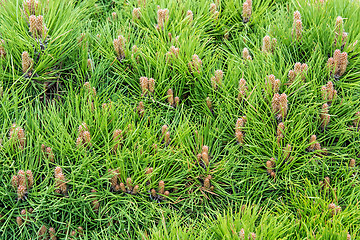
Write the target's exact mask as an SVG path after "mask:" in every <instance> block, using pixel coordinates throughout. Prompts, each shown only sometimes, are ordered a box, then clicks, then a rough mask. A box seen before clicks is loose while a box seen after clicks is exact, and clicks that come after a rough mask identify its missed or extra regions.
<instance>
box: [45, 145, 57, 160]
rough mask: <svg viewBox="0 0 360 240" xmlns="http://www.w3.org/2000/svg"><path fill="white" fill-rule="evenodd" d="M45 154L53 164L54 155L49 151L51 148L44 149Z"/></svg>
mask: <svg viewBox="0 0 360 240" xmlns="http://www.w3.org/2000/svg"><path fill="white" fill-rule="evenodd" d="M46 154H47V156H48V158H49V160H50V161H51V162H54V158H55V155H54V153H53V151H52V149H51V147H47V148H46Z"/></svg>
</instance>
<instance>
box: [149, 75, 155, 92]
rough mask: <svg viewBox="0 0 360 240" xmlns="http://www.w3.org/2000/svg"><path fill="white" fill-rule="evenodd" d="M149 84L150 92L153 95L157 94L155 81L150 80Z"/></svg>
mask: <svg viewBox="0 0 360 240" xmlns="http://www.w3.org/2000/svg"><path fill="white" fill-rule="evenodd" d="M148 83H149V92H150V93H151V94H154V92H155V79H153V78H150V79H149V82H148Z"/></svg>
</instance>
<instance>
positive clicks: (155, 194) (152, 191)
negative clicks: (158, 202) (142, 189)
mask: <svg viewBox="0 0 360 240" xmlns="http://www.w3.org/2000/svg"><path fill="white" fill-rule="evenodd" d="M151 196H152V197H154V198H155V197H157V193H156V191H155V189H151Z"/></svg>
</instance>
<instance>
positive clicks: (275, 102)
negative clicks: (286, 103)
mask: <svg viewBox="0 0 360 240" xmlns="http://www.w3.org/2000/svg"><path fill="white" fill-rule="evenodd" d="M271 107H272V112H273V113H274V114H275V115H276V114H277V113H278V112H279V111H280V95H279V94H278V93H275V94H274V97H273V98H272V101H271Z"/></svg>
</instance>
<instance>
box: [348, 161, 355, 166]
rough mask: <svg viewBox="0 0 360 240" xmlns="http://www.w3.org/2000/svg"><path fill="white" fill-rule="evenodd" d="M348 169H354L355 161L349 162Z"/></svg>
mask: <svg viewBox="0 0 360 240" xmlns="http://www.w3.org/2000/svg"><path fill="white" fill-rule="evenodd" d="M349 167H352V168H353V167H355V159H351V160H350V163H349Z"/></svg>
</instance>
